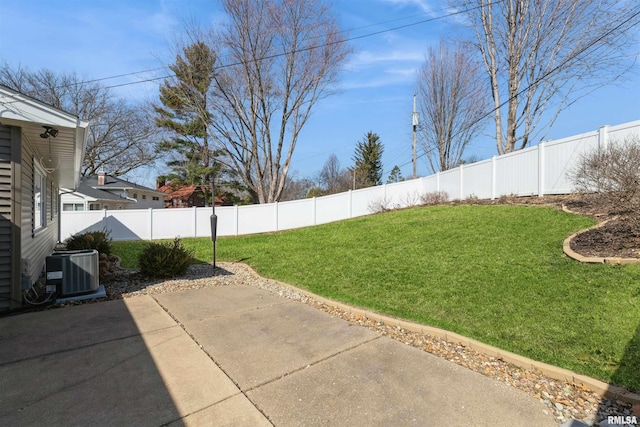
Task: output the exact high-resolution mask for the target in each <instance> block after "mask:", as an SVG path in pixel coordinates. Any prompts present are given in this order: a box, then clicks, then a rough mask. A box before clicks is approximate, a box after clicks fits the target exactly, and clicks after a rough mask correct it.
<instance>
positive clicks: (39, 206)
mask: <svg viewBox="0 0 640 427" xmlns="http://www.w3.org/2000/svg"><path fill="white" fill-rule="evenodd" d="M32 186H33V187H32V188H33V194H32V196H33V197H32V201H33V206H32V209H31V214H32V219H33V226H32V228H33V234H34V235H35V234H37V233H39V232H41V231H43V230H45V229H46V228H47V225H48V223H47V174H46V173H45V172H44V171H43V170H42V169H40V167H39V166H38V163H37V162H36V161H35V159H34V162H33V183H32ZM36 190H39V191H36ZM38 196H39V197H40V203H38Z"/></svg>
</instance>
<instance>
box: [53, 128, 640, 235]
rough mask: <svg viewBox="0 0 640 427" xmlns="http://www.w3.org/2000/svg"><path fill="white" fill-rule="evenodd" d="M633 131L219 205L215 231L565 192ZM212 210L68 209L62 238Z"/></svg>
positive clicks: (198, 229) (179, 226) (200, 216)
mask: <svg viewBox="0 0 640 427" xmlns="http://www.w3.org/2000/svg"><path fill="white" fill-rule="evenodd" d="M630 135H640V120H639V121H635V122H630V123H625V124H622V125H617V126H611V127H610V126H603V127H601V128H600V129H599V130H597V131H593V132H589V133H584V134H580V135H575V136H572V137H569V138H563V139H560V140H557V141H546V142H541V143H540V144H538V145H537V146H535V147H530V148H526V149H524V150H520V151H517V152H514V153H510V154H505V155H503V156H499V157H497V156H494V157H492V158H490V159H487V160H484V161H481V162H477V163H472V164H469V165H462V166H460V167H457V168H455V169H451V170H448V171H445V172H440V173H436V174H434V175H430V176H427V177H424V178H419V179H414V180H408V181H404V182H399V183H395V184H385V185H381V186H377V187H371V188H364V189H361V190H353V191H348V192H345V193H339V194H332V195H329V196H322V197H314V198H311V199H304V200H295V201H290V202H281V203H270V204H261V205H250V206H224V207H217V208H216V215H218V236H237V235H242V234H253V233H264V232H272V231H280V230H287V229H292V228H299V227H308V226H312V225H317V224H323V223H327V222H332V221H339V220H342V219H347V218H354V217H358V216H363V215H368V214H370V213H372V212H373V211H375V210H376V207H378V206H386V207H387V208H396V207H397V208H401V207H408V206H413V205H416V204H418V203H419V200H420V197H421V196H422V195H424V194H426V193H431V192H435V191H444V192H446V193H447V194H448V195H449V199H450V200H454V199H466V198H468V197H470V196H475V197H478V198H480V199H494V198H497V197H500V196H501V195H511V194H515V195H518V196H533V195H537V196H543V195H546V194H568V193H571V191H572V190H573V185H572V183H571V182H570V180H569V178H568V177H567V172H568V171H570V170H572V169H573V167H574V166H575V165H576V162H577V160H578V159H579V158H580V156H581V155H582V154H583V153H587V152H589V151H592V150H595V149H598V148H602V147H605V146H606V145H607V144H608V143H609V141H623V140H624V139H625V138H627V137H629V136H630ZM210 215H211V208H188V209H131V210H129V209H127V210H103V211H84V212H69V211H67V212H62V216H61V236H60V237H61V238H62V239H66V238H67V237H69V236H72V235H73V234H76V233H81V232H85V231H92V230H108V231H109V232H110V236H111V238H113V240H137V239H144V240H153V239H171V238H174V237H177V236H179V237H208V236H210V233H211V231H210V223H209V217H210Z"/></svg>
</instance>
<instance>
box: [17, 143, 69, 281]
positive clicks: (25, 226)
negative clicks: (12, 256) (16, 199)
mask: <svg viewBox="0 0 640 427" xmlns="http://www.w3.org/2000/svg"><path fill="white" fill-rule="evenodd" d="M21 145H22V212H21V217H22V219H21V225H22V227H21V229H22V237H21V243H22V259H23V260H25V261H26V264H23V268H25V269H26V270H27V271H24V273H26V274H27V275H28V277H29V278H30V280H31V282H32V283H33V282H35V281H36V280H37V279H38V276H40V273H41V272H42V271H43V268H44V263H45V258H46V257H47V256H49V255H51V253H52V252H53V249H54V247H55V245H56V243H57V241H58V221H59V218H60V216H59V209H55V210H53V208H55V205H56V200H57V194H58V187H57V185H54V184H53V183H52V182H51V181H50V180H49V179H48V178H47V185H46V191H45V194H46V202H45V206H46V210H47V212H46V226H45V227H43V228H41V229H39V230H37V231H35V232H34V224H35V218H34V209H33V205H34V202H33V189H34V185H33V179H34V176H35V175H34V171H35V169H34V168H35V167H36V166H35V165H34V157H36V155H35V153H34V151H33V148H32V147H31V146H30V145H29V144H28V142H27V141H26V139H24V138H23V141H22V144H21ZM35 161H36V162H37V158H36V159H35ZM52 190H53V191H52ZM56 211H57V212H56Z"/></svg>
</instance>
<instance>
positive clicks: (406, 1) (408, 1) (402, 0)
mask: <svg viewBox="0 0 640 427" xmlns="http://www.w3.org/2000/svg"><path fill="white" fill-rule="evenodd" d="M382 1H383V2H385V3H389V4H392V5H394V6H400V7H402V6H415V7H417V8H418V9H420V10H421V11H422V12H424V13H428V14H433V8H432V7H431V5H430V4H429V3H430V2H429V1H428V0H382Z"/></svg>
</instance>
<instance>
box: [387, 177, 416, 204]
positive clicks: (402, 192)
mask: <svg viewBox="0 0 640 427" xmlns="http://www.w3.org/2000/svg"><path fill="white" fill-rule="evenodd" d="M385 194H386V199H387V201H388V202H389V206H388V207H390V208H394V209H395V208H406V207H410V206H416V205H419V204H420V203H421V197H422V195H423V194H424V191H423V184H422V182H421V180H419V179H412V180H409V181H402V182H396V183H394V184H386V190H385Z"/></svg>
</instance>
